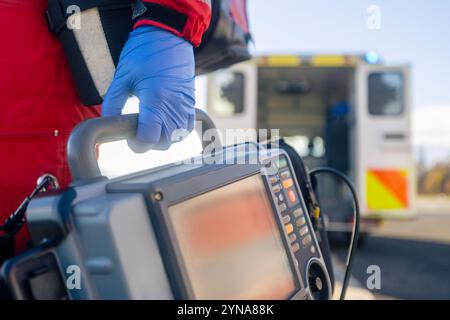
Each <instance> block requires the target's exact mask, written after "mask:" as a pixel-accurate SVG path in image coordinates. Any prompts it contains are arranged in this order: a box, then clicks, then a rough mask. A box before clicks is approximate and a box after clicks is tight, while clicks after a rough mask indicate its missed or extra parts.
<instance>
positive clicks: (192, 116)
mask: <svg viewBox="0 0 450 320" xmlns="http://www.w3.org/2000/svg"><path fill="white" fill-rule="evenodd" d="M194 128H195V112H194V113H191V114H189V116H188V121H187V126H186V129H187V131H189V132H191V131H192V130H194Z"/></svg>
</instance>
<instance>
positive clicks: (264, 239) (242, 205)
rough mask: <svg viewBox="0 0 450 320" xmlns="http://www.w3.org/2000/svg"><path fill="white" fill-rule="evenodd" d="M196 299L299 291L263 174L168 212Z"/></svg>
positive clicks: (277, 295)
mask: <svg viewBox="0 0 450 320" xmlns="http://www.w3.org/2000/svg"><path fill="white" fill-rule="evenodd" d="M169 217H170V221H171V225H172V228H173V231H174V234H175V238H176V242H177V247H178V250H179V255H180V257H179V258H181V263H182V269H183V271H184V273H185V274H184V275H185V277H186V278H187V279H188V280H187V281H188V282H189V283H188V287H190V289H191V294H192V295H193V297H191V298H194V299H206V300H218V299H226V300H236V299H237V300H241V299H242V300H247V299H249V300H254V299H274V300H284V299H287V298H289V297H290V296H291V295H293V294H294V292H295V291H296V290H297V289H298V288H297V282H296V280H295V279H296V278H295V277H294V273H293V270H292V268H291V264H290V262H289V258H288V254H287V251H286V249H285V246H284V245H283V241H282V238H281V233H280V229H279V228H278V226H277V222H276V220H275V219H276V218H275V216H274V212H273V211H272V207H271V205H270V203H269V200H268V197H267V193H266V190H265V187H264V184H263V181H262V178H261V176H259V175H256V176H252V177H250V178H246V179H244V180H241V181H238V182H235V183H232V184H230V185H227V186H225V187H222V188H219V189H217V190H214V191H211V192H208V193H205V194H202V195H200V196H197V197H195V198H192V199H189V200H187V201H184V202H182V203H180V204H177V205H174V206H171V207H170V208H169Z"/></svg>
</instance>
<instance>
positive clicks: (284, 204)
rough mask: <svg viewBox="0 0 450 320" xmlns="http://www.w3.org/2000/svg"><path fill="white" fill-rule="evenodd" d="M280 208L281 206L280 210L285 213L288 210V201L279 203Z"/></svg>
mask: <svg viewBox="0 0 450 320" xmlns="http://www.w3.org/2000/svg"><path fill="white" fill-rule="evenodd" d="M278 208H280V211H281V212H282V213H283V212H285V211H286V210H287V205H286V203H280V204H279V205H278Z"/></svg>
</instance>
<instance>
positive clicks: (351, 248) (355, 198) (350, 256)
mask: <svg viewBox="0 0 450 320" xmlns="http://www.w3.org/2000/svg"><path fill="white" fill-rule="evenodd" d="M322 173H328V174H332V175H334V176H337V177H338V178H339V179H341V180H342V181H344V183H345V184H346V185H347V186H348V187H349V189H350V191H351V193H352V196H353V201H354V204H355V210H353V215H354V219H353V220H354V224H353V230H352V237H351V241H350V245H349V249H348V256H347V263H346V270H345V276H344V282H343V283H342V291H341V296H340V298H339V299H340V300H344V299H345V294H346V293H347V287H348V284H349V281H350V276H351V271H352V266H353V257H354V254H355V252H356V247H357V243H358V238H359V224H360V217H361V214H360V211H359V201H358V195H357V194H356V189H355V187H354V186H353V183H352V182H351V181H350V179H349V178H348V177H347V176H345V175H344V174H343V173H341V172H339V171H338V170H335V169H332V168H317V169H314V170H311V171H310V172H309V175H310V176H311V177H314V176H316V175H319V174H322Z"/></svg>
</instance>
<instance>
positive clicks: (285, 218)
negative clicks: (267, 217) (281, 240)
mask: <svg viewBox="0 0 450 320" xmlns="http://www.w3.org/2000/svg"><path fill="white" fill-rule="evenodd" d="M289 222H291V216H289V215H287V216H284V217H283V224H286V223H289Z"/></svg>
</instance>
